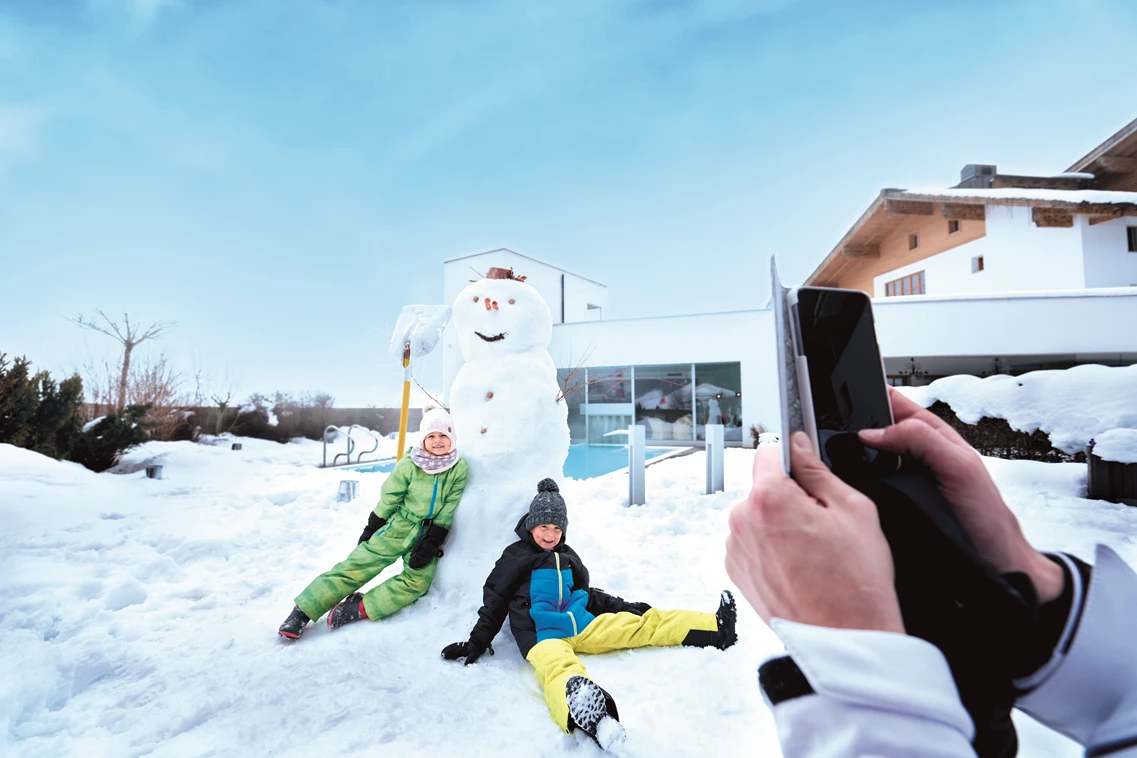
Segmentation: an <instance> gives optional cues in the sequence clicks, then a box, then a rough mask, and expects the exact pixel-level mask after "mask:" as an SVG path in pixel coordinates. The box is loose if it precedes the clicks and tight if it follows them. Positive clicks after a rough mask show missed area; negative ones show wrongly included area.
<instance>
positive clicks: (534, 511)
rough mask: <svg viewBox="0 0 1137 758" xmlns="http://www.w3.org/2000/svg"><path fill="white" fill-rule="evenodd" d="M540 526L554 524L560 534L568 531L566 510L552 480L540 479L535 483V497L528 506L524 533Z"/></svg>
mask: <svg viewBox="0 0 1137 758" xmlns="http://www.w3.org/2000/svg"><path fill="white" fill-rule="evenodd" d="M541 524H556V525H557V526H559V527H560V528H561V531H562V532H563V531H565V530H567V529H568V508H566V507H565V499H564V498H563V497H561V491H560V489H559V488H558V487H557V483H556V482H554V481H553V480H552V479H542V480H541V481H540V482H538V483H537V497H535V498H533V502H532V503H530V504H529V515H528V516H526V517H525V531H527V532H528V531H529V530H531V529H532V528H533V527H536V526H541Z"/></svg>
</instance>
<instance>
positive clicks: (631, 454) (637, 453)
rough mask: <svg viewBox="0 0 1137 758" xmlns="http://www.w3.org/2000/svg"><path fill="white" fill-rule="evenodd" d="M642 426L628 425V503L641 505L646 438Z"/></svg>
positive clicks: (642, 502)
mask: <svg viewBox="0 0 1137 758" xmlns="http://www.w3.org/2000/svg"><path fill="white" fill-rule="evenodd" d="M644 431H645V430H644V427H642V426H640V425H638V424H632V425H631V426H629V427H628V505H643V504H644V503H645V502H646V500H647V498H646V497H645V496H644V461H645V458H644V448H645V447H646V445H647V438H646V436H645V434H644Z"/></svg>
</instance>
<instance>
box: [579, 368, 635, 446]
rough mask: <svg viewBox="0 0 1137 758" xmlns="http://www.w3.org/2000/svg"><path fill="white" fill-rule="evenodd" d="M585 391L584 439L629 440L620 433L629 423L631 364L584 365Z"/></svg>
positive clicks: (592, 441)
mask: <svg viewBox="0 0 1137 758" xmlns="http://www.w3.org/2000/svg"><path fill="white" fill-rule="evenodd" d="M583 370H584V371H585V372H586V373H585V383H586V386H587V388H588V391H587V392H586V393H585V397H586V402H585V404H584V406H583V408H582V410H583V413H584V417H585V434H586V436H585V440H587V441H588V443H589V444H592V445H603V444H613V445H620V444H624V443H626V442H627V441H628V438H627V435H626V434H620V431H621V430H626V429H627V428H628V427H629V426H630V425H631V423H632V367H631V366H608V367H602V368H589V369H583Z"/></svg>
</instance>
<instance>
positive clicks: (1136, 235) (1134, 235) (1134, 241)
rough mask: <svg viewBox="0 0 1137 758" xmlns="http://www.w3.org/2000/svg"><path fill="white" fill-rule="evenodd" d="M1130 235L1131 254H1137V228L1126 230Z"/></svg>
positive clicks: (1132, 227)
mask: <svg viewBox="0 0 1137 758" xmlns="http://www.w3.org/2000/svg"><path fill="white" fill-rule="evenodd" d="M1125 231H1126V232H1127V233H1128V235H1129V252H1131V253H1137V226H1131V227H1129V228H1128V229H1126V230H1125Z"/></svg>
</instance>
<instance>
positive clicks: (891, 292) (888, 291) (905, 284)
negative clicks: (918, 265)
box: [884, 271, 925, 297]
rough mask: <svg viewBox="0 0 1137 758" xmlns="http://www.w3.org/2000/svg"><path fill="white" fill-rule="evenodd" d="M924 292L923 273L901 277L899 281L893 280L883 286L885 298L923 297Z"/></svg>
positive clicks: (918, 272)
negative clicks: (900, 296) (902, 296)
mask: <svg viewBox="0 0 1137 758" xmlns="http://www.w3.org/2000/svg"><path fill="white" fill-rule="evenodd" d="M924 291H925V290H924V272H923V271H917V272H916V273H914V274H909V275H908V276H902V277H900V278H899V279H894V280H892V281H891V282H888V283H886V284H885V285H884V296H885V297H897V296H899V295H923V294H924Z"/></svg>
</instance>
